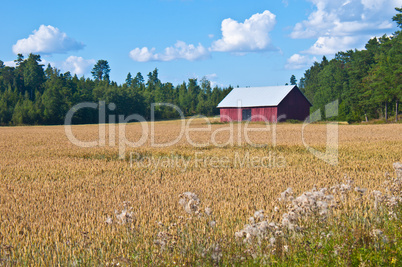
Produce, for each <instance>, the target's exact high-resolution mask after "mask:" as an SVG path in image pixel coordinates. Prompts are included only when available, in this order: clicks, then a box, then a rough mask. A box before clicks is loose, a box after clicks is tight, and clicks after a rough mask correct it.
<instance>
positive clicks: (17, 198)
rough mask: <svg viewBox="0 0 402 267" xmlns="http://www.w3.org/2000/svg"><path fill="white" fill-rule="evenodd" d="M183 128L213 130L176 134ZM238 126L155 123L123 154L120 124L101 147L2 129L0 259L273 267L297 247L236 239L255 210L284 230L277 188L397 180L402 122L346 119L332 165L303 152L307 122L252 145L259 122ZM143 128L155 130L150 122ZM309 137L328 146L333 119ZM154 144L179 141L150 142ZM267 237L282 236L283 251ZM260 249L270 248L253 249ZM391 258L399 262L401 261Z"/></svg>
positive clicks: (297, 190)
mask: <svg viewBox="0 0 402 267" xmlns="http://www.w3.org/2000/svg"><path fill="white" fill-rule="evenodd" d="M182 123H185V124H187V123H188V124H189V126H188V127H187V128H191V129H194V128H202V129H204V130H205V129H208V130H207V131H191V132H190V133H189V134H188V136H187V137H186V135H185V134H184V135H183V137H182V138H181V139H180V140H175V139H176V137H178V136H179V133H180V130H181V125H182ZM232 126H233V128H234V130H233V136H232V140H234V141H233V142H232V143H231V142H229V141H228V140H230V138H231V131H230V130H229V129H228V127H230V125H228V124H220V123H218V122H214V123H212V124H211V125H207V123H206V120H204V119H196V120H192V121H189V120H187V121H185V122H182V121H166V122H156V123H155V125H154V129H153V130H154V131H153V132H154V136H153V140H152V139H151V138H150V135H149V136H147V138H146V139H143V140H144V142H143V144H142V145H141V146H138V147H128V146H127V147H126V149H125V151H124V155H123V157H124V158H123V159H120V158H119V155H120V156H121V150H120V147H119V143H120V142H121V141H122V140H121V138H122V136H120V137H119V131H121V128H119V127H120V126H119V125H113V126H109V125H107V126H106V127H105V131H106V135H105V145H104V146H99V145H98V146H95V147H79V146H77V145H75V144H74V143H72V142H71V141H70V140H69V139H68V138H67V136H66V133H65V128H64V127H63V126H30V127H2V128H0V151H1V153H0V266H1V265H4V266H12V265H117V264H119V265H179V264H180V265H213V264H221V265H226V264H242V263H244V264H262V263H264V264H269V261H271V264H272V263H275V260H278V259H279V260H280V259H283V257H284V255H285V257H286V253H290V252H288V251H293V249H295V248H292V244H291V243H289V242H288V243H286V242H287V241H286V240H285V238H282V239H280V240H282V241H281V242H283V244H280V246H281V248H279V247H278V242H279V241H278V240H279V239H277V241H275V239H272V240H271V239H270V238H272V237H271V236H269V237H267V238H266V239H267V240H266V242H267V246H264V245H261V243H259V244H258V246H253V244H252V242H248V241H247V242H244V241H243V240H242V238H241V237H240V240H239V238H237V237H236V235H235V233H237V232H239V231H241V229H243V227H244V226H245V224H248V223H249V220H250V219H249V217H250V216H253V214H254V219H255V220H257V218H256V216H257V217H258V216H259V214H257V215H256V214H255V212H256V211H260V210H264V220H265V219H266V220H270V221H272V222H276V223H277V224H280V223H281V220H282V225H283V218H282V217H281V216H280V215H278V209H280V210H281V211H283V212H284V211H286V209H288V208H289V206H286V204H284V203H281V201H280V200H278V198H279V197H280V196H281V193H282V192H284V191H285V190H287V189H288V188H291V189H292V194H294V195H295V196H297V195H300V194H302V193H303V192H306V191H309V190H312V188H314V187H316V188H324V187H325V188H330V187H331V186H334V185H337V184H341V183H344V182H345V181H346V180H352V181H353V187H358V188H364V189H365V190H367V192H371V191H373V190H379V191H382V192H383V193H384V194H385V191H384V190H385V189H384V187H383V183H384V181H386V179H388V178H389V177H395V174H394V168H393V165H392V164H393V163H394V162H398V161H402V134H401V133H402V124H383V125H339V126H338V127H339V128H338V133H339V138H338V143H339V144H338V149H339V152H338V160H339V162H338V164H337V165H335V166H334V165H330V164H328V163H326V162H324V161H323V160H321V159H319V158H317V157H316V156H314V155H313V154H312V153H310V152H309V151H308V150H307V149H306V146H305V144H303V139H302V127H303V126H302V124H289V123H280V124H278V125H275V126H274V125H270V128H269V131H265V132H257V131H254V132H253V131H250V132H249V133H248V138H249V141H247V140H246V139H245V136H244V128H251V129H256V128H259V129H261V128H262V127H263V126H264V125H262V124H259V123H251V124H250V125H247V124H244V123H238V124H233V125H232ZM143 127H144V125H141V124H139V123H131V124H128V125H127V126H126V127H125V129H124V134H125V136H124V138H126V139H127V140H130V141H131V142H137V141H138V140H140V139H141V133H142V131H143ZM208 127H210V128H208ZM146 128H147V129H148V132H149V133H150V132H151V125H150V124H149V123H148V124H147V125H146ZM72 132H73V133H74V136H75V137H76V138H77V139H79V140H82V141H93V140H97V138H98V136H99V127H98V125H77V126H72ZM303 136H304V141H305V143H306V144H308V145H309V146H310V147H312V148H314V149H316V150H319V151H322V152H323V151H325V148H326V141H327V125H326V124H311V125H308V126H306V127H305V128H304V131H303ZM189 140H190V141H191V142H193V143H191V142H189ZM211 140H212V141H213V142H212V141H211ZM153 141H154V143H156V144H162V143H167V142H170V141H177V142H174V144H171V145H169V146H166V147H155V145H154V144H152V142H153ZM251 142H252V143H253V144H259V145H260V146H253V145H251V144H250V143H251ZM194 143H196V144H201V143H203V144H205V145H204V146H202V147H196V146H194ZM119 153H120V154H119ZM352 191H353V190H352ZM185 192H191V193H193V195H190V194H187V195H186V194H184V195H183V193H185ZM366 195H367V200H364V201H365V202H364V203H366V202H367V203H368V201H369V200H368V199H370V197H369V194H368V193H367V194H366ZM282 196H283V195H282ZM335 197H336V196H335ZM180 199H184V200H183V201H179V200H180ZM189 200H191V201H193V202H194V203H193V205H192V206H191V205H190V204H189V203H188V201H189ZM360 200H361V198H359V194H358V193H356V192H352V193H350V198H349V199H348V201H349V202H347V203H348V204H347V205H346V204H345V207H346V206H347V207H349V209H348V211H347V212H352V211H353V209H352V208H353V207H354V206H356V205H362V207H363V206H364V207H366V206H367V205H368V204H367V205H366V204H361V203H363V202H359V201H360ZM186 201H187V202H186ZM356 203H360V204H356ZM187 204H188V205H187ZM365 205H366V206H365ZM182 206H183V207H184V209H183V207H182ZM186 207H187V208H189V209H190V210H186ZM367 207H368V206H367ZM348 214H349V215H350V214H351V213H348ZM363 217H364V216H363ZM261 220H262V218H261ZM255 223H257V222H255ZM281 227H282V226H281ZM369 230H370V231H371V230H372V229H369ZM282 231H284V235H285V236H286V233H287V232H285V230H282ZM286 231H287V230H286ZM383 231H385V230H383ZM395 231H396V230H395ZM318 234H319V233H318ZM240 235H241V233H240ZM246 235H247V233H246ZM277 236H281V234H277ZM292 236H294V235H292ZM269 240H271V241H272V242H271V241H269ZM264 242H265V241H264ZM269 242H271V245H272V243H273V242H277V243H276V245H275V246H276V247H274V248H275V249H276V252H275V251H274V250H275V249H272V248H273V247H272V246H271V247H270V244H269ZM285 243H286V244H285ZM264 247H266V249H267V250H269V251H268V252H266V251H253V250H258V249H262V248H264ZM273 251H274V252H273ZM278 251H280V255H279V254H278ZM395 253H396V254H395V255H400V254H398V253H401V252H395ZM264 255H265V256H264ZM264 257H265V258H264ZM263 258H264V260H265V261H264V262H261V261H260V260H262V259H263ZM387 260H389V261H390V262H392V263H394V264H395V263H397V260H398V257H397V256H392V255H391V256H390V258H389V259H385V262H387ZM399 260H400V259H399ZM267 261H268V262H267ZM399 263H401V262H400V261H399ZM311 264H312V265H315V264H316V262H314V261H313V262H311ZM352 265H353V264H352Z"/></svg>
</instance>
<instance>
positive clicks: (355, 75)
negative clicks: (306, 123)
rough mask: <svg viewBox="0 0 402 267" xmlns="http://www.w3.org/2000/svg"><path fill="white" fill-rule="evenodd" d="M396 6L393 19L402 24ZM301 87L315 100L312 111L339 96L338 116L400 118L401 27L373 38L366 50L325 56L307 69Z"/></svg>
mask: <svg viewBox="0 0 402 267" xmlns="http://www.w3.org/2000/svg"><path fill="white" fill-rule="evenodd" d="M395 9H396V10H397V11H398V12H399V13H398V14H397V15H395V16H394V17H393V21H395V22H396V23H397V24H398V27H399V28H401V27H402V16H401V14H400V13H401V12H402V8H395ZM299 88H300V89H301V90H302V91H303V93H304V94H305V95H306V97H307V98H308V99H309V100H310V102H312V104H313V106H312V108H311V111H314V110H317V109H320V110H321V112H322V113H323V111H324V110H325V109H324V106H325V105H326V104H328V103H330V102H331V101H334V100H339V103H340V104H339V113H338V114H339V115H338V117H337V118H333V119H336V120H341V121H348V122H357V121H368V120H371V119H384V120H385V121H387V120H388V119H389V117H390V116H394V117H395V120H397V116H395V114H397V113H398V110H400V105H399V103H400V102H401V100H402V36H401V31H400V30H399V31H397V32H395V33H394V34H393V35H392V36H386V35H383V36H382V37H380V38H372V39H370V40H369V41H368V42H367V44H366V45H365V49H363V50H356V49H355V50H348V51H346V52H338V53H336V55H335V57H334V59H332V60H330V61H328V60H327V58H326V57H325V56H324V57H323V58H322V61H321V62H320V63H318V62H315V63H314V64H313V66H311V67H310V68H309V69H308V70H306V72H305V73H304V76H303V77H302V78H301V79H300V81H299ZM322 115H324V113H323V114H322ZM324 118H325V117H324Z"/></svg>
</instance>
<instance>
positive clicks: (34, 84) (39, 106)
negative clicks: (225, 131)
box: [0, 54, 231, 125]
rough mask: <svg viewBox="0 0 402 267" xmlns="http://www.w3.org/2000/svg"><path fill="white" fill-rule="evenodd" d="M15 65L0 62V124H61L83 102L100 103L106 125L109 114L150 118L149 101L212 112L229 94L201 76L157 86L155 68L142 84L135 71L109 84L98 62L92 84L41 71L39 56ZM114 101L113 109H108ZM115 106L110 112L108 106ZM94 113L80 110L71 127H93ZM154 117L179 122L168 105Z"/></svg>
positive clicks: (57, 72)
mask: <svg viewBox="0 0 402 267" xmlns="http://www.w3.org/2000/svg"><path fill="white" fill-rule="evenodd" d="M15 62H16V67H15V68H11V67H6V66H4V64H2V61H1V62H0V125H22V124H62V123H64V118H65V116H66V114H67V112H68V111H69V110H70V109H71V108H72V107H73V106H74V105H76V104H78V103H82V102H95V103H99V101H105V104H106V105H107V107H108V108H107V109H106V113H107V114H106V121H108V118H109V115H113V116H111V117H113V118H118V117H117V116H119V115H123V116H124V117H127V116H129V115H132V114H138V115H141V116H143V117H144V118H145V119H150V116H151V114H150V113H151V104H152V103H171V104H174V105H178V106H179V107H180V108H181V109H182V111H183V112H184V115H185V116H187V115H195V114H202V115H206V116H211V115H215V114H217V112H218V110H217V109H216V106H217V105H218V103H219V102H220V101H221V100H222V99H223V98H224V97H225V96H226V95H227V93H229V92H230V90H231V87H229V88H227V89H221V88H218V87H215V88H214V89H213V90H212V89H211V84H210V82H209V81H208V80H207V79H206V78H203V79H202V80H201V84H200V85H199V84H198V81H197V79H189V81H188V84H186V83H185V82H183V84H180V85H178V86H174V85H173V84H172V83H169V82H168V83H162V82H161V81H160V79H159V77H158V69H154V70H153V71H152V72H149V74H148V75H147V76H148V80H147V82H146V83H145V81H144V77H143V76H142V74H141V73H140V72H138V73H137V74H136V76H135V77H134V78H133V77H132V76H131V73H128V75H127V78H126V81H125V83H124V84H123V85H117V83H115V82H113V81H112V82H111V81H110V80H109V72H110V67H109V64H108V62H107V61H106V60H99V61H98V62H97V64H96V65H95V66H94V68H93V70H92V75H93V78H94V80H92V79H89V78H87V79H85V78H84V77H81V78H78V77H77V76H76V75H74V76H72V75H71V73H70V72H66V73H61V72H60V70H58V69H56V68H52V67H51V66H50V64H49V65H48V66H47V67H46V69H45V70H44V66H43V65H41V64H40V62H41V59H40V56H38V55H34V54H30V55H29V57H28V58H27V59H24V57H23V55H18V56H17V59H16V60H15ZM111 103H113V104H114V105H115V106H113V105H111V106H110V105H109V104H111ZM109 107H115V108H112V109H111V108H109ZM98 112H99V111H98V110H97V109H91V108H82V109H79V110H78V111H77V112H75V113H74V117H73V123H79V124H81V123H98V120H99V115H98ZM154 115H155V119H158V120H161V119H172V118H178V117H179V113H178V112H177V111H176V110H175V109H173V108H171V107H168V106H155V114H154Z"/></svg>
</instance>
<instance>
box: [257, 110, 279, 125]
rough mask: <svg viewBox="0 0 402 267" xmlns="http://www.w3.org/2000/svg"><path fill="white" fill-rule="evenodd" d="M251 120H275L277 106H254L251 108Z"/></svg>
mask: <svg viewBox="0 0 402 267" xmlns="http://www.w3.org/2000/svg"><path fill="white" fill-rule="evenodd" d="M251 118H252V121H265V120H266V121H270V122H276V118H277V107H255V108H252V109H251Z"/></svg>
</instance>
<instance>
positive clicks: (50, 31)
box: [13, 25, 84, 54]
mask: <svg viewBox="0 0 402 267" xmlns="http://www.w3.org/2000/svg"><path fill="white" fill-rule="evenodd" d="M83 47H84V44H83V43H80V42H77V41H76V40H74V39H73V38H70V37H68V36H67V34H66V33H64V32H62V31H60V30H59V29H58V28H55V27H53V26H51V25H48V26H45V25H41V26H40V27H39V29H38V30H34V31H33V34H31V35H29V37H28V38H25V39H21V40H18V41H17V43H16V44H15V45H13V52H14V53H15V54H19V53H21V54H29V53H43V54H52V53H66V52H68V51H71V50H79V49H82V48H83Z"/></svg>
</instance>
